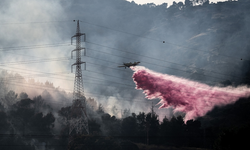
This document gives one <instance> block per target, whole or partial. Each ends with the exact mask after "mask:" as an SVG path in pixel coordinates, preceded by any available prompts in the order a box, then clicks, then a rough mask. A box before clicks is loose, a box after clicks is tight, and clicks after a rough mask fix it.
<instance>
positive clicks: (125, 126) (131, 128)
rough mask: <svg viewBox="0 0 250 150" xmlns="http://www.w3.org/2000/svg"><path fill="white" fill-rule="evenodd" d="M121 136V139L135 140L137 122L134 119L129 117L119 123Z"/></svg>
mask: <svg viewBox="0 0 250 150" xmlns="http://www.w3.org/2000/svg"><path fill="white" fill-rule="evenodd" d="M121 134H122V136H123V137H127V138H128V139H130V140H133V141H134V140H135V139H134V138H135V136H136V135H137V122H136V118H135V117H132V116H129V117H126V118H124V119H123V120H122V123H121Z"/></svg>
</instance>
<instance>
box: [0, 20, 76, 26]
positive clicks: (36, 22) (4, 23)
mask: <svg viewBox="0 0 250 150" xmlns="http://www.w3.org/2000/svg"><path fill="white" fill-rule="evenodd" d="M63 22H68V23H73V21H72V20H62V21H31V22H3V23H0V25H2V26H4V25H21V24H54V23H63Z"/></svg>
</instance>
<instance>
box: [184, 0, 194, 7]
mask: <svg viewBox="0 0 250 150" xmlns="http://www.w3.org/2000/svg"><path fill="white" fill-rule="evenodd" d="M185 6H186V7H191V6H193V1H192V0H185Z"/></svg>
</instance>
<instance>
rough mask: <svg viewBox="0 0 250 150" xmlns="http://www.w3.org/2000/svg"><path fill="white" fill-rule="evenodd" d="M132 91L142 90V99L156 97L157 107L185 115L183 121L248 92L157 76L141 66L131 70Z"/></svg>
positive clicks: (201, 114)
mask: <svg viewBox="0 0 250 150" xmlns="http://www.w3.org/2000/svg"><path fill="white" fill-rule="evenodd" d="M131 69H132V70H133V71H135V72H134V74H133V76H132V77H133V80H134V82H135V83H136V89H141V90H143V91H144V93H145V95H146V98H148V99H154V98H159V99H161V101H160V102H159V104H162V105H161V106H160V108H168V107H173V108H174V111H175V112H176V111H181V112H184V113H186V116H185V122H186V121H187V120H191V119H196V118H197V117H201V116H204V115H205V114H206V113H207V112H208V111H211V110H212V109H213V108H214V107H215V106H223V105H227V104H230V103H234V102H235V101H237V100H238V99H239V98H240V97H248V96H249V95H250V89H249V88H247V87H246V86H241V87H236V88H235V87H230V86H228V87H223V88H222V87H216V86H214V87H212V86H208V85H206V84H202V83H199V82H195V81H190V80H188V79H183V78H179V77H176V76H171V75H167V74H161V73H157V72H154V71H151V70H149V69H146V68H145V67H141V66H137V67H131Z"/></svg>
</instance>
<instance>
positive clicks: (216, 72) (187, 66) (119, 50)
mask: <svg viewBox="0 0 250 150" xmlns="http://www.w3.org/2000/svg"><path fill="white" fill-rule="evenodd" d="M86 43H90V44H93V45H98V46H102V47H106V48H109V49H112V50H116V51H120V52H123V53H130V54H133V55H138V56H142V57H145V58H150V59H154V60H158V61H163V62H167V63H170V64H175V65H178V66H183V67H186V68H193V69H200V70H204V71H208V72H212V73H215V74H220V75H224V76H229V77H236V78H241V77H238V76H233V75H227V74H223V73H220V72H216V71H212V70H206V69H203V68H199V67H191V66H187V65H183V64H179V63H175V62H171V61H167V60H164V59H158V58H154V57H150V56H146V55H142V54H138V53H134V52H129V51H124V50H120V49H117V48H113V47H109V46H105V45H101V44H97V43H93V42H89V41H86ZM92 50H93V49H92ZM105 53H106V52H105Z"/></svg>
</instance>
